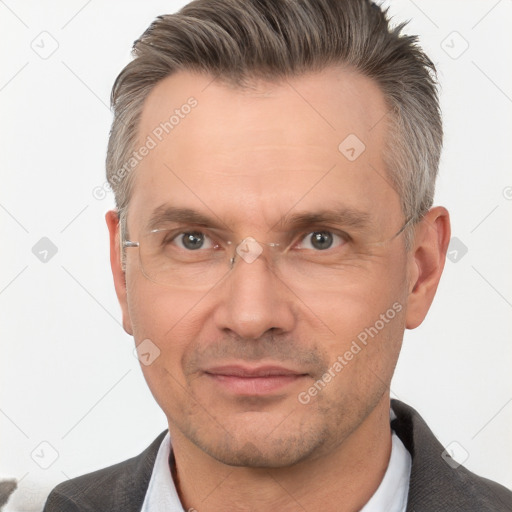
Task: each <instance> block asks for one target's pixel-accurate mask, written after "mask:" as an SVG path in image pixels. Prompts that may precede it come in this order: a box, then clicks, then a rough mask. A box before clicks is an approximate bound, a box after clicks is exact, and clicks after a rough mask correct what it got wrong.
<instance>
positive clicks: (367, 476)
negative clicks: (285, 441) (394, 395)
mask: <svg viewBox="0 0 512 512" xmlns="http://www.w3.org/2000/svg"><path fill="white" fill-rule="evenodd" d="M170 432H171V439H172V445H173V452H174V457H175V460H176V473H175V474H174V479H175V483H176V487H177V490H178V493H179V495H180V499H181V502H182V504H183V505H184V508H185V510H196V509H197V510H198V511H200V512H217V511H219V512H220V511H224V510H226V505H227V504H229V510H232V511H236V512H245V511H249V510H250V511H257V512H260V511H261V512H263V511H268V510H272V509H273V508H277V507H279V510H280V512H288V511H296V510H298V509H299V510H300V509H304V510H319V509H321V510H322V511H323V512H330V511H333V512H334V511H336V512H354V511H357V510H360V509H361V508H362V507H363V506H364V505H365V504H366V503H367V502H368V500H369V499H370V498H371V496H372V495H373V494H374V492H375V491H376V490H377V488H378V487H379V485H380V482H381V481H382V478H383V477H384V474H385V472H386V469H387V466H388V463H389V457H390V454H391V430H390V426H389V397H388V396H385V397H383V399H382V400H381V402H379V404H378V405H377V406H376V407H375V408H374V409H373V411H372V412H371V413H370V414H369V415H368V416H367V417H366V418H365V420H364V421H363V422H362V423H361V424H360V425H359V427H358V428H357V429H356V430H355V431H354V432H352V433H351V434H350V435H349V436H348V437H347V438H346V439H344V440H343V442H342V443H341V444H340V445H338V446H336V447H334V448H333V449H332V450H330V451H329V452H328V453H326V454H324V455H322V456H320V457H317V458H315V459H310V460H304V461H301V462H300V463H297V464H295V465H293V466H291V467H283V468H248V467H233V466H228V465H225V464H223V463H221V462H219V461H217V460H215V459H213V458H212V457H210V456H209V455H207V454H206V453H205V452H203V451H202V450H200V449H199V448H198V447H197V446H195V445H193V444H192V443H190V441H188V439H186V438H185V437H184V436H183V435H182V434H181V432H179V431H178V430H176V429H170Z"/></svg>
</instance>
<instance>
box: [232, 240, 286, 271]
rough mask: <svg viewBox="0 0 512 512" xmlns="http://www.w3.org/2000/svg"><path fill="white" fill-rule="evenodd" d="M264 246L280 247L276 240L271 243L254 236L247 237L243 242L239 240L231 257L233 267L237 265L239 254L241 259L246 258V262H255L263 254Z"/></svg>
mask: <svg viewBox="0 0 512 512" xmlns="http://www.w3.org/2000/svg"><path fill="white" fill-rule="evenodd" d="M229 243H233V242H229ZM264 246H268V247H278V246H279V244H278V243H274V242H270V243H263V242H258V241H257V240H256V239H255V238H254V237H252V236H248V237H245V238H244V239H243V240H242V241H241V242H239V243H238V244H237V245H236V246H235V251H234V254H233V256H232V257H231V259H230V260H229V261H230V265H231V268H233V266H234V265H235V261H236V257H237V256H239V257H240V259H242V260H244V261H245V262H246V263H253V262H255V261H256V260H257V259H258V258H259V257H260V255H261V254H262V252H263V247H264Z"/></svg>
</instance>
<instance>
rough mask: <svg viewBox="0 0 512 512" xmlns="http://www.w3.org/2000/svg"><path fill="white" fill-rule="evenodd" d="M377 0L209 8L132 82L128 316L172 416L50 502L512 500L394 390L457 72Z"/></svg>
mask: <svg viewBox="0 0 512 512" xmlns="http://www.w3.org/2000/svg"><path fill="white" fill-rule="evenodd" d="M401 28H402V27H399V28H397V29H390V28H389V26H388V21H387V19H386V17H385V14H384V13H383V12H382V11H381V10H380V8H379V7H377V6H376V5H374V4H372V3H370V2H367V1H361V0H338V1H335V0H309V1H308V0H301V1H275V0H274V1H271V0H267V1H264V0H251V1H247V0H246V1H242V0H207V1H206V0H199V1H196V2H192V3H191V4H189V5H188V6H186V7H185V8H184V9H182V10H181V11H180V12H179V13H177V14H175V15H170V16H163V17H160V18H158V19H157V20H156V21H155V22H154V23H153V24H152V25H151V27H150V28H149V29H148V30H147V31H146V32H145V33H144V34H143V36H142V37H141V39H139V40H138V41H137V42H136V44H135V48H134V53H135V59H134V60H133V62H131V63H130V64H129V65H128V66H126V68H125V69H124V70H123V71H122V72H121V74H120V75H119V77H118V79H117V81H116V83H115V85H114V89H113V93H112V102H113V106H114V112H115V118H114V122H113V126H112V131H111V134H110V140H109V148H108V155H107V175H108V179H109V183H110V184H111V186H112V187H113V189H114V192H115V195H116V204H117V210H116V211H111V212H108V214H107V216H106V219H107V224H108V228H109V232H110V240H111V263H112V271H113V276H114V283H115V288H116V292H117V295H118V298H119V302H120V304H121V308H122V313H123V326H124V328H125V330H126V331H127V332H128V333H129V334H130V335H133V336H134V339H135V343H136V346H137V350H138V353H139V357H140V359H141V363H142V365H141V366H142V370H143V372H144V376H145V378H146V380H147V382H148V385H149V387H150V389H151V391H152V393H153V395H154V397H155V399H156V400H157V402H158V403H159V405H160V406H161V408H162V409H163V411H164V412H165V414H166V417H167V419H168V424H169V431H168V432H164V433H162V434H161V435H160V436H159V437H158V438H157V439H156V440H155V441H154V443H153V444H152V445H151V446H150V447H149V448H148V449H147V450H146V451H145V452H143V453H142V454H141V455H139V456H138V457H135V458H133V459H130V460H128V461H126V462H123V463H121V464H118V465H116V466H113V467H111V468H106V469H103V470H100V471H98V472H95V473H92V474H89V475H85V476H83V477H80V478H77V479H74V480H70V481H68V482H65V483H63V484H60V485H59V486H58V487H57V488H56V489H55V490H54V491H53V492H52V494H51V495H50V497H49V498H48V501H47V504H46V507H45V510H46V511H49V512H51V511H57V510H70V511H73V510H80V511H82V510H84V511H85V510H91V511H92V510H94V511H100V510H105V511H107V510H108V511H113V510H119V511H140V510H143V511H153V510H166V511H168V510H173V511H174V510H176V511H182V510H197V511H199V512H202V511H221V510H222V511H225V510H230V511H246V510H251V511H252V510H255V511H268V510H272V509H275V508H279V510H283V511H296V510H324V511H359V510H362V511H364V512H369V511H377V510H378V511H413V510H415V511H439V510H464V511H468V510H478V511H482V510H493V511H496V510H503V511H505V510H511V509H512V493H511V492H509V491H508V490H506V489H505V488H503V487H501V486H500V485H498V484H496V483H493V482H491V481H488V480H485V479H483V478H480V477H477V476H475V475H473V474H472V473H470V472H469V471H467V470H466V469H464V468H463V467H462V466H457V465H456V464H450V463H449V462H450V461H449V460H448V461H447V460H446V455H445V454H443V447H442V446H441V445H440V444H439V442H438V441H437V440H436V439H435V438H434V436H433V434H432V433H431V432H430V430H429V429H428V427H427V426H426V425H425V423H424V422H423V420H422V419H421V417H420V416H419V415H418V414H417V413H416V412H415V411H414V410H413V409H411V408H410V407H408V406H407V405H405V404H403V403H400V402H398V401H393V402H392V403H390V395H389V384H390V381H391V377H392V374H393V370H394V367H395V364H396V361H397V358H398V355H399V352H400V347H401V343H402V337H403V333H404V330H405V329H406V328H407V329H414V328H416V327H417V326H418V325H420V324H421V322H422V321H423V319H424V318H425V316H426V314H427V311H428V309H429V307H430V304H431V303H432V300H433V298H434V295H435V292H436V288H437V285H438V283H439V279H440V277H441V273H442V270H443V266H444V259H445V255H446V250H447V246H448V241H449V239H450V223H449V216H448V212H447V211H446V209H445V208H443V207H432V203H433V194H434V184H435V178H436V174H437V167H438V162H439V155H440V150H441V143H442V127H441V120H440V113H439V109H438V100H437V93H436V85H435V81H434V75H433V73H434V67H433V65H432V63H431V62H430V60H429V59H428V58H427V57H426V56H425V55H424V54H423V53H422V51H421V50H420V49H419V48H418V47H417V46H416V44H415V39H414V38H411V37H407V36H402V35H400V31H401Z"/></svg>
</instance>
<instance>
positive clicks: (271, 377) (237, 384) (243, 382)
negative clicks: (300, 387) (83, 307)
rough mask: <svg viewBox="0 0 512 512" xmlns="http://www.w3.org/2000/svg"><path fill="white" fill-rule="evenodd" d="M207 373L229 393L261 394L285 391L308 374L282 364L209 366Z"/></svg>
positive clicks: (205, 371)
mask: <svg viewBox="0 0 512 512" xmlns="http://www.w3.org/2000/svg"><path fill="white" fill-rule="evenodd" d="M204 373H205V375H206V376H207V377H208V378H209V379H210V380H211V381H213V382H214V383H216V384H217V385H218V386H220V387H221V388H222V389H224V390H225V391H227V392H229V393H233V394H236V395H245V396H261V395H268V394H272V393H274V392H276V391H283V388H285V387H287V386H289V385H291V384H293V383H296V382H297V381H298V380H300V379H302V378H304V377H305V376H306V375H307V374H305V373H300V372H298V371H295V370H291V369H289V368H284V367H282V366H273V365H272V366H257V367H249V366H242V365H226V366H217V367H214V368H208V369H207V370H204Z"/></svg>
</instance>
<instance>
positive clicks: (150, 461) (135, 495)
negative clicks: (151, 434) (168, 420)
mask: <svg viewBox="0 0 512 512" xmlns="http://www.w3.org/2000/svg"><path fill="white" fill-rule="evenodd" d="M166 433H167V431H165V432H162V433H161V434H160V435H159V436H158V437H157V438H156V439H155V440H154V441H153V442H152V443H151V445H150V446H149V447H148V448H146V449H145V450H144V451H143V452H142V453H141V454H140V455H138V456H136V457H133V458H131V459H128V460H126V461H124V462H120V463H119V464H115V465H113V466H109V467H107V468H104V469H100V470H98V471H94V472H92V473H88V474H86V475H83V476H80V477H77V478H72V479H70V480H67V481H65V482H62V483H60V484H59V485H57V487H55V489H53V491H52V492H51V493H50V495H49V496H48V499H47V501H46V505H45V508H44V511H43V512H61V511H65V512H89V511H91V512H92V511H94V512H101V511H109V512H113V511H117V510H119V511H123V512H131V511H134V512H135V511H138V510H140V509H141V507H142V503H143V502H144V497H145V495H146V491H147V487H148V484H149V480H150V479H151V473H152V471H153V466H154V463H155V458H156V454H157V452H158V448H159V447H160V444H161V443H162V440H163V438H164V437H165V434H166Z"/></svg>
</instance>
